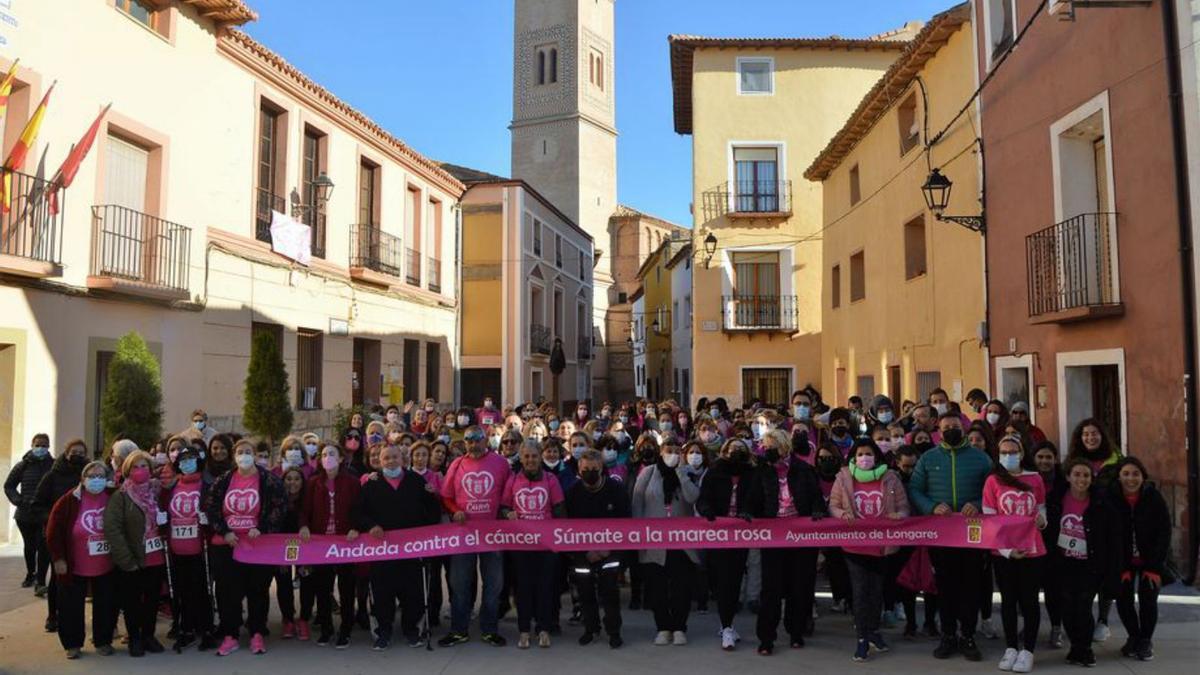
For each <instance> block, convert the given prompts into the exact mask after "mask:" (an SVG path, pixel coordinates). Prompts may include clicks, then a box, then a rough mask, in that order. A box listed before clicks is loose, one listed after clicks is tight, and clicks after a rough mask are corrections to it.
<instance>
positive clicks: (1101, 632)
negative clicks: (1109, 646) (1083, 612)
mask: <svg viewBox="0 0 1200 675" xmlns="http://www.w3.org/2000/svg"><path fill="white" fill-rule="evenodd" d="M1110 637H1112V631H1110V630H1109V629H1108V624H1106V623H1104V622H1102V621H1101V622H1097V623H1096V630H1094V631H1092V642H1104V641H1105V640H1107V639H1108V638H1110Z"/></svg>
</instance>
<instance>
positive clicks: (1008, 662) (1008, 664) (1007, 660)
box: [996, 647, 1017, 673]
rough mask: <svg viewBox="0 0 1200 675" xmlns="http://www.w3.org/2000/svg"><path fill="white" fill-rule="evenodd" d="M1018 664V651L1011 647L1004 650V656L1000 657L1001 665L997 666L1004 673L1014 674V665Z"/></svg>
mask: <svg viewBox="0 0 1200 675" xmlns="http://www.w3.org/2000/svg"><path fill="white" fill-rule="evenodd" d="M1016 662H1017V650H1015V649H1013V648H1012V647H1009V648H1008V649H1005V650H1004V656H1001V657H1000V665H998V666H996V667H997V668H999V669H1000V670H1003V671H1004V672H1006V673H1008V672H1012V669H1013V664H1014V663H1016Z"/></svg>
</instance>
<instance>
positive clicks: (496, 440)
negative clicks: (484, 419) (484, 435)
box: [488, 436, 500, 450]
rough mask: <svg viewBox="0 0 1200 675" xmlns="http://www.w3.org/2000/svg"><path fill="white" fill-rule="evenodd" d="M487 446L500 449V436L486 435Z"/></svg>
mask: <svg viewBox="0 0 1200 675" xmlns="http://www.w3.org/2000/svg"><path fill="white" fill-rule="evenodd" d="M488 447H489V448H491V449H493V450H499V449H500V437H499V436H488Z"/></svg>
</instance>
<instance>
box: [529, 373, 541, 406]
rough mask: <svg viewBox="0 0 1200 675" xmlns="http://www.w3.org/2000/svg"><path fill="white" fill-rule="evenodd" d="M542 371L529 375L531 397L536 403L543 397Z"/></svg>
mask: <svg viewBox="0 0 1200 675" xmlns="http://www.w3.org/2000/svg"><path fill="white" fill-rule="evenodd" d="M542 391H543V390H542V371H540V370H534V371H531V372H530V373H529V395H530V398H531V399H532V400H534V401H536V400H538V399H539V398H541V397H542Z"/></svg>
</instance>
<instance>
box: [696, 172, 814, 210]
mask: <svg viewBox="0 0 1200 675" xmlns="http://www.w3.org/2000/svg"><path fill="white" fill-rule="evenodd" d="M702 196H703V202H704V215H705V217H706V218H707V219H710V220H711V219H713V218H717V217H720V216H724V215H729V216H740V217H746V218H754V217H767V218H769V217H785V216H788V215H791V213H792V181H790V180H748V181H733V182H726V183H722V184H720V185H718V186H717V187H714V188H711V189H709V190H705V191H704V193H703V195H702Z"/></svg>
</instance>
